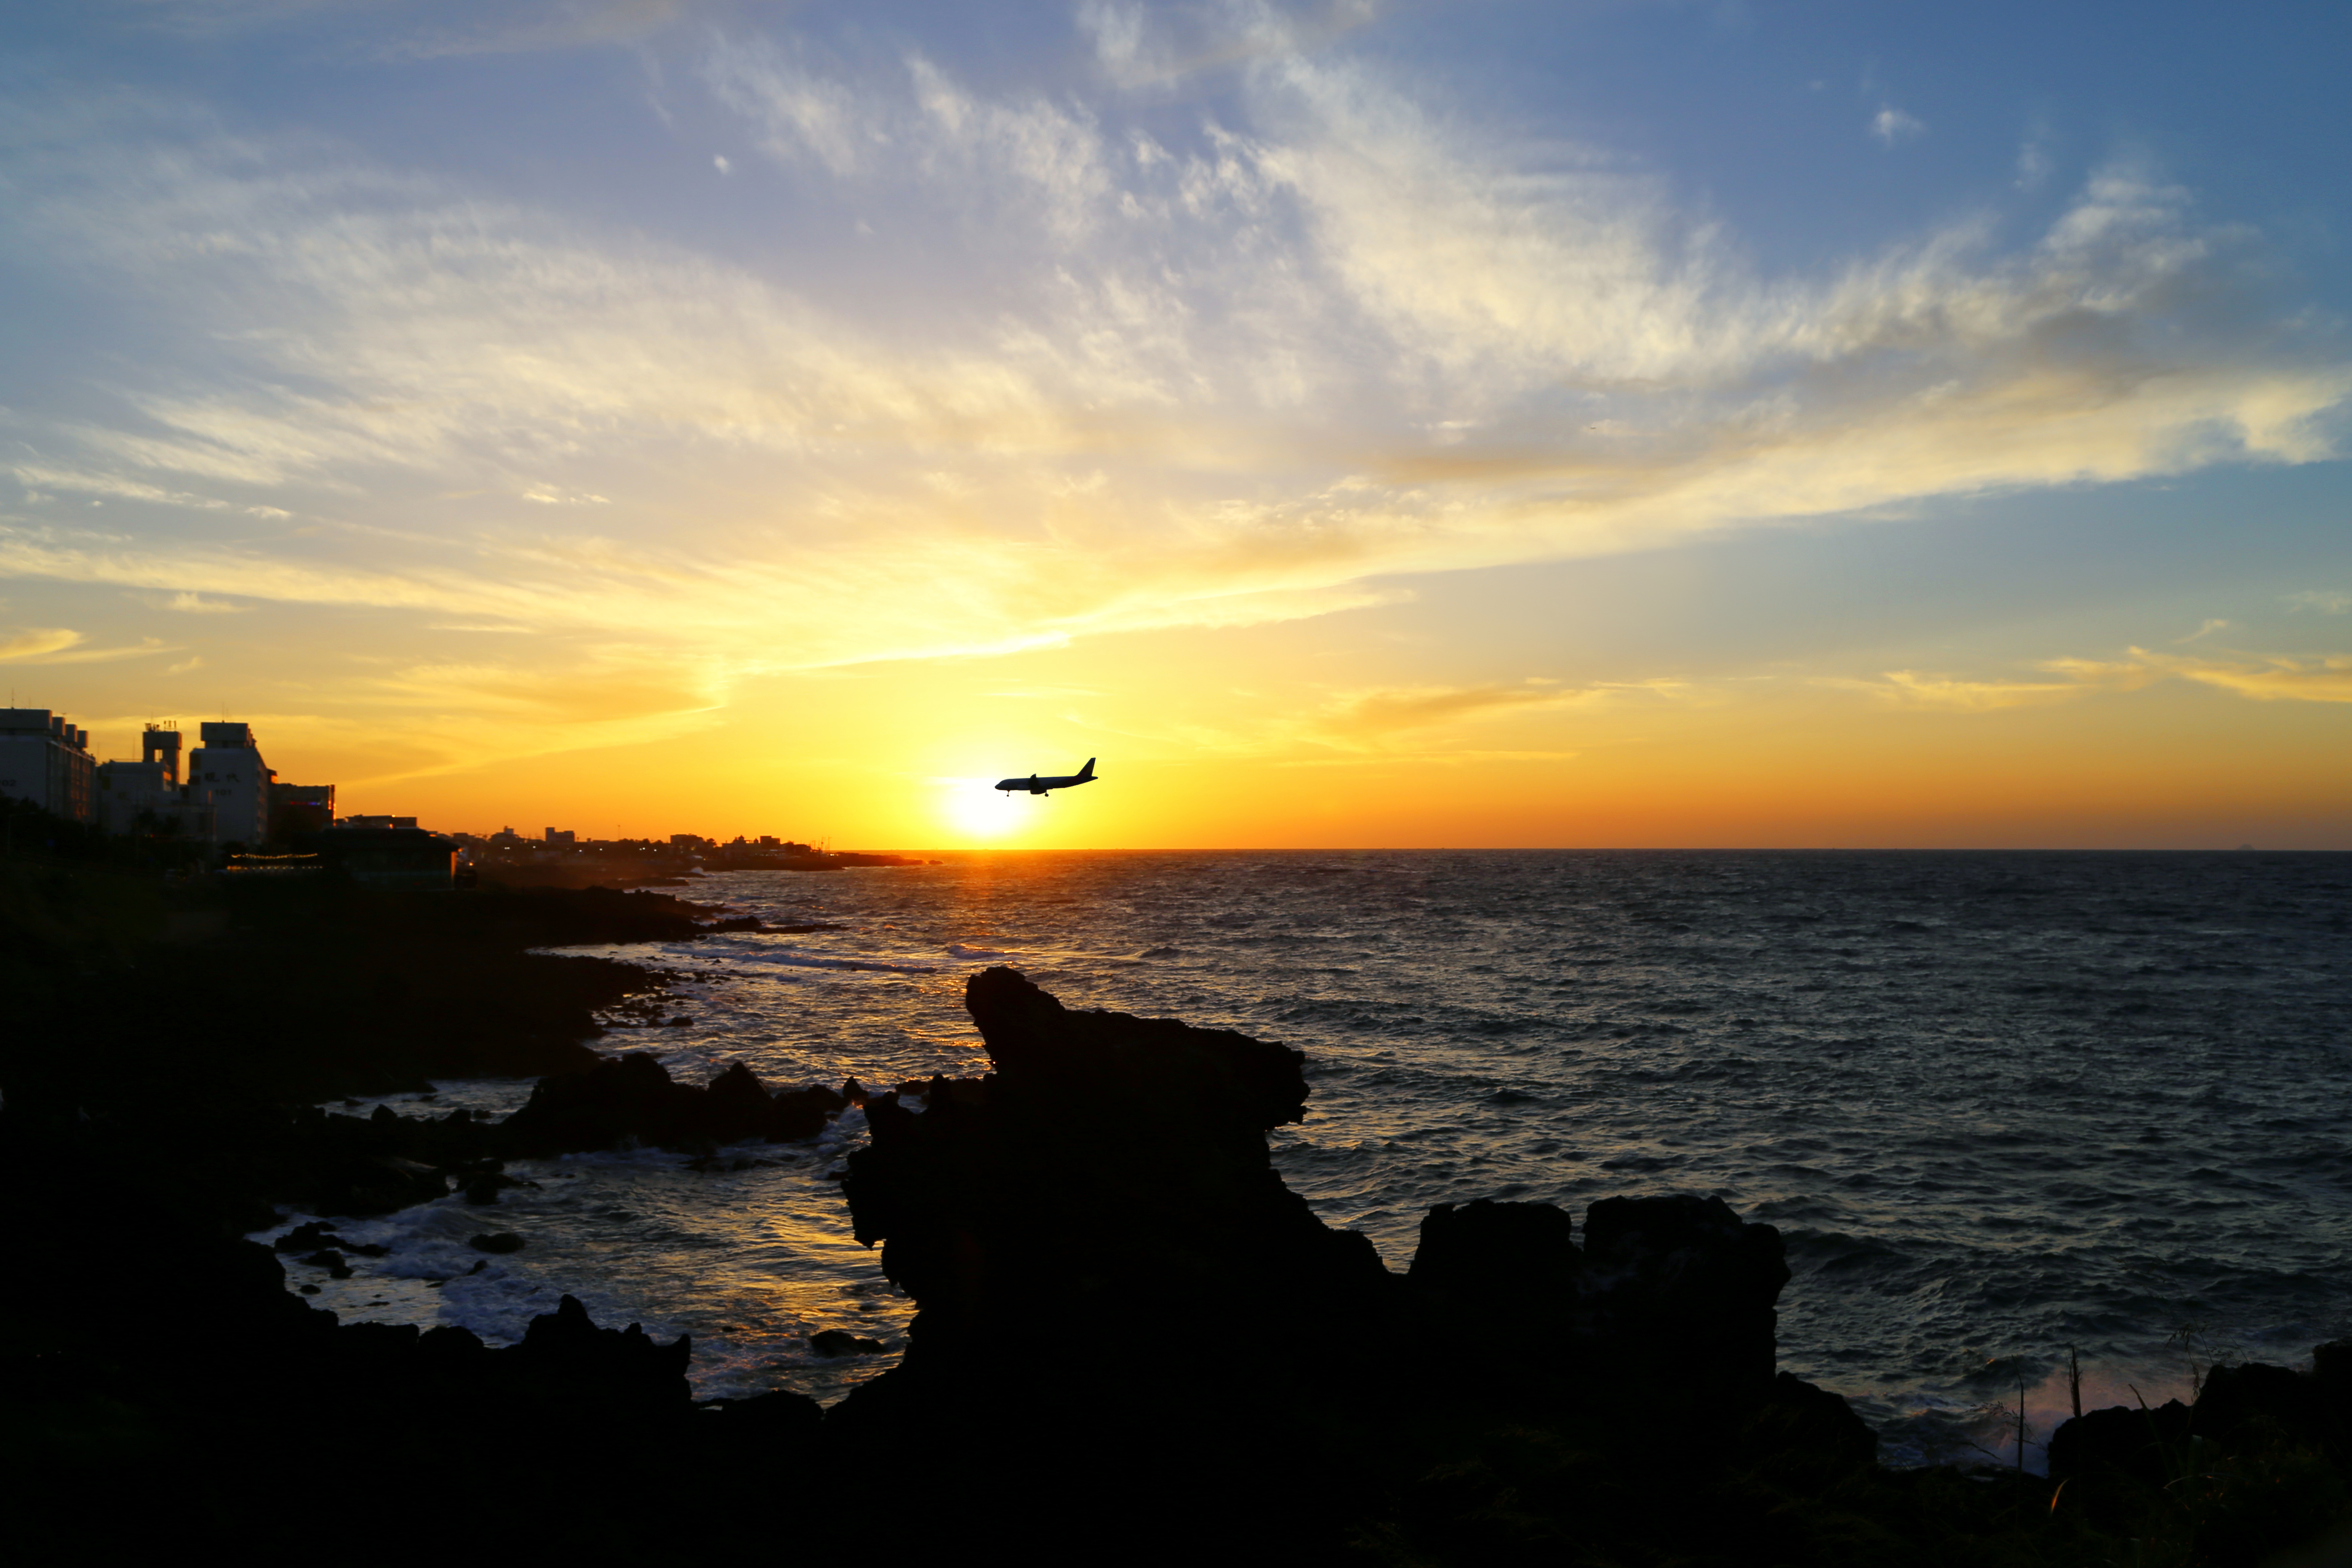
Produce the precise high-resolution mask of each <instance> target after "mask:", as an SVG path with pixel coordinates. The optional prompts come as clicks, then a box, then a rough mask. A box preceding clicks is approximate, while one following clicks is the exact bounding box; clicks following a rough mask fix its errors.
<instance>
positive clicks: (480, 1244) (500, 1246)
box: [466, 1230, 522, 1268]
mask: <svg viewBox="0 0 2352 1568" xmlns="http://www.w3.org/2000/svg"><path fill="white" fill-rule="evenodd" d="M466 1245H467V1246H468V1247H472V1248H473V1249H474V1250H475V1251H477V1252H520V1251H521V1250H522V1237H519V1236H517V1235H516V1234H515V1233H514V1232H513V1231H510V1230H496V1231H491V1232H489V1233H488V1235H485V1236H477V1237H471V1238H469V1239H468V1240H467V1243H466ZM474 1267H475V1268H480V1267H481V1265H480V1264H476V1265H475V1266H474Z"/></svg>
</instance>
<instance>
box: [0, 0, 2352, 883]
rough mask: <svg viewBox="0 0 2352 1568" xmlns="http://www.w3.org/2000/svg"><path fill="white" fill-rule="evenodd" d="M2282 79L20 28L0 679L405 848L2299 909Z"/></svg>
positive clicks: (2289, 249) (872, 41) (2137, 70)
mask: <svg viewBox="0 0 2352 1568" xmlns="http://www.w3.org/2000/svg"><path fill="white" fill-rule="evenodd" d="M2347 31H2352V24H2347V22H2346V21H2345V20H2344V19H2343V17H2342V16H2340V14H2339V13H2338V12H2336V11H2335V10H2333V9H2331V8H2328V7H2323V6H2319V5H2286V6H2282V7H2277V8H2272V9H2268V10H2266V11H2265V12H2264V13H2263V15H2262V16H2255V17H2249V18H2231V19H2230V20H2229V21H2228V22H2227V23H2226V24H2225V23H2223V22H2221V21H2220V20H2218V19H2215V18H2213V17H2211V16H2210V15H2209V14H2208V13H2206V12H2203V11H2201V10H2192V9H2190V8H2188V7H2185V6H2168V7H2157V8H2152V9H2151V8H2147V7H2138V8H2133V9H2129V10H2126V9H2125V8H2123V7H2120V6H2105V5H2084V6H2079V7H2069V8H2067V9H2066V10H2065V11H2064V12H2063V14H2052V13H2050V12H2048V11H2047V10H2046V8H2037V9H2028V8H2026V7H2024V6H2021V5H1997V6H1989V7H1982V8H1975V9H1972V10H1970V11H1969V12H1968V13H1967V14H1966V15H1961V14H1958V13H1949V14H1937V13H1931V12H1927V11H1885V10H1878V9H1871V8H1865V7H1861V6H1853V5H1785V6H1770V5H1741V4H1726V5H1632V4H1627V5H1589V6H1567V7H1560V6H1538V5H1514V4H1493V5H1453V6H1420V5H1377V4H1370V3H1362V4H1336V5H1289V6H1285V5H1271V4H1265V5H1242V4H1238V3H1236V4H1207V5H1162V6H1150V7H1146V6H1140V5H1120V4H1114V3H1107V0H1085V3H1083V4H1077V5H1037V6H1020V7H992V8H989V9H988V10H987V12H986V13H985V14H979V13H974V12H971V11H969V10H967V9H960V8H953V7H940V6H930V5H876V6H864V7H857V8H847V7H835V6H824V5H814V6H799V7H771V6H763V5H752V4H698V3H694V0H661V3H658V4H655V3H624V0H597V3H588V0H583V3H580V4H573V5H535V4H523V3H517V4H512V5H491V6H487V7H482V6H464V7H460V6H457V5H438V4H436V5H412V6H391V5H374V4H348V5H344V4H328V3H323V0H322V3H319V4H302V3H295V4H283V5H260V4H247V3H244V0H207V3H204V4H192V5H182V6H174V7H171V8H169V9H168V10H165V9H162V8H153V7H149V6H144V5H132V4H128V3H125V4H122V5H95V6H89V7H47V8H37V10H36V11H30V12H26V13H20V14H16V15H13V16H11V17H9V18H8V19H7V20H5V21H0V37H5V38H7V39H8V40H9V43H10V48H9V50H8V56H9V60H10V63H9V64H8V65H7V66H6V67H5V71H6V73H7V74H6V79H7V81H8V84H9V89H10V90H9V91H8V93H7V94H6V95H5V102H6V107H5V110H0V125H4V126H5V135H0V178H5V180H6V181H7V184H8V189H9V190H10V192H11V200H10V202H9V204H8V205H7V212H6V215H5V217H0V269H5V277H6V279H7V280H8V284H9V287H10V289H11V290H12V294H13V296H14V297H15V298H16V299H17V300H20V301H22V302H23V306H24V308H23V309H20V310H18V311H16V312H15V313H14V319H13V320H12V321H11V322H10V323H9V324H8V325H7V327H6V328H5V331H6V332H7V334H8V336H7V339H6V342H8V344H9V350H10V352H9V353H8V354H7V355H6V356H5V361H6V366H7V368H5V370H0V405H5V424H6V426H7V431H6V436H7V445H6V452H7V457H6V459H5V462H0V469H5V476H0V663H5V665H6V667H7V679H8V680H9V682H10V684H11V685H12V687H13V688H14V689H15V695H14V697H13V698H12V705H16V704H21V705H23V706H25V707H27V708H37V707H46V708H48V709H50V710H55V711H57V712H58V713H60V714H63V715H65V716H66V717H67V718H68V720H69V721H71V722H72V723H74V724H77V725H79V726H81V727H83V728H85V729H87V730H89V731H90V732H91V736H92V740H91V749H92V751H93V752H95V753H96V754H97V755H98V756H99V757H100V758H113V757H135V756H137V755H138V742H137V736H138V731H139V727H140V725H141V723H142V722H143V721H147V720H150V719H161V718H164V717H178V718H180V719H182V720H183V721H185V722H186V723H187V724H188V726H189V727H190V728H191V729H193V727H194V725H195V724H196V723H197V722H199V721H203V720H205V719H209V718H212V717H214V716H215V714H217V715H218V717H219V718H220V719H222V720H238V721H246V722H248V723H250V724H252V725H253V726H254V728H255V730H256V731H257V733H258V734H259V736H260V737H261V740H262V743H263V744H264V745H265V746H266V747H267V748H268V754H269V756H270V758H271V759H272V761H273V763H274V764H275V765H276V766H278V768H279V770H280V771H281V772H282V773H285V775H286V776H288V777H294V778H317V779H329V780H333V781H335V783H336V784H337V787H338V789H339V790H340V791H341V792H342V793H341V796H340V797H339V799H340V801H341V807H340V808H341V809H346V810H348V811H349V812H351V813H353V814H399V815H414V816H417V817H419V818H420V819H421V820H422V821H424V822H425V823H426V825H427V826H439V827H446V828H450V829H453V830H459V831H467V832H478V833H486V832H489V831H492V830H494V829H495V828H496V827H497V826H499V824H500V823H501V822H504V821H508V820H518V819H520V820H529V821H532V822H538V821H541V820H542V819H543V820H546V821H550V822H559V823H569V824H570V825H571V826H572V827H573V828H575V829H576V830H577V831H579V832H581V833H582V834H583V836H593V837H599V838H603V837H649V836H650V837H666V836H667V834H668V833H670V832H672V831H676V830H677V827H678V826H680V825H691V826H694V827H695V830H696V831H698V832H702V833H707V834H709V835H711V836H713V837H719V838H720V839H725V838H729V837H734V836H735V835H737V834H739V833H740V834H749V835H754V836H756V835H758V834H760V833H777V832H782V833H785V834H788V835H790V836H792V837H800V838H807V839H819V838H822V839H829V840H830V841H831V842H833V843H835V844H840V845H851V844H855V845H858V846H861V847H873V848H901V849H918V848H953V847H978V846H984V845H990V844H996V845H1003V846H1007V847H1284V846H1288V847H1318V846H1360V847H1383V846H1399V847H1405V846H1439V845H1458V846H1465V847H1468V846H1506V845H1525V846H1530V847H1535V846H1584V845H1590V846H1611V845H1621V846H1633V845H1655V846H1675V845H1685V846H1699V845H1714V846H1732V845H1746V846H1757V847H1767V846H1775V845H1837V846H1852V847H1864V846H1896V845H1906V846H1952V847H1971V846H2020V847H2063V846H2079V847H2215V848H2228V847H2235V846H2236V845H2238V844H2240V843H2245V842H2251V843H2254V844H2256V845H2258V846H2260V847H2266V848H2267V847H2279V848H2288V847H2317V848H2347V847H2352V798H2348V797H2352V792H2347V790H2346V789H2345V788H2344V786H2343V781H2344V779H2345V777H2346V773H2347V763H2352V529H2347V526H2346V524H2347V521H2352V519H2347V515H2346V513H2347V484H2346V477H2347V474H2346V467H2345V462H2344V459H2343V458H2342V457H2341V455H2340V454H2341V452H2342V449H2343V440H2344V435H2345V423H2346V408H2347V398H2352V351H2347V344H2346V342H2345V341H2344V334H2343V322H2344V321H2345V319H2346V316H2347V308H2348V307H2352V297H2347V295H2352V279H2347V273H2346V270H2345V268H2343V267H2342V265H2341V256H2342V250H2343V246H2344V244H2345V240H2346V236H2347V223H2346V220H2347V202H2346V198H2345V196H2344V195H2343V193H2342V188H2341V180H2340V170H2341V168H2342V167H2343V166H2344V163H2345V162H2346V155H2347V153H2352V145H2347V143H2352V126H2347V123H2346V121H2345V117H2344V116H2343V115H2342V114H2341V112H2340V110H2339V109H2337V108H2336V107H2335V100H2334V94H2335V89H2334V86H2333V83H2332V79H2331V78H2332V71H2331V69H2330V63H2331V62H2332V61H2333V60H2335V59H2336V58H2341V50H2342V46H2343V45H2344V44H2345V43H2347V42H2352V38H2347ZM1097 755H1098V756H1099V757H1100V758H1101V764H1100V771H1101V776H1102V781H1103V782H1102V785H1101V787H1100V788H1098V789H1091V790H1087V791H1085V792H1082V793H1081V794H1079V795H1069V796H1064V795H1055V796H1053V797H1050V798H1048V799H1045V800H1026V799H1021V798H1013V799H1009V800H1008V799H1004V798H1002V797H999V796H997V795H994V794H993V793H992V792H991V791H990V790H989V788H988V784H989V783H990V782H991V781H992V780H994V779H996V778H998V777H1000V776H1004V775H1008V774H1025V773H1031V772H1037V773H1065V772H1067V771H1070V770H1071V769H1074V768H1075V767H1076V765H1077V764H1078V763H1080V762H1081V761H1082V760H1084V759H1085V758H1087V757H1088V756H1097Z"/></svg>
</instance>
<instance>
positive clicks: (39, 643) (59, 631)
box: [0, 626, 82, 659]
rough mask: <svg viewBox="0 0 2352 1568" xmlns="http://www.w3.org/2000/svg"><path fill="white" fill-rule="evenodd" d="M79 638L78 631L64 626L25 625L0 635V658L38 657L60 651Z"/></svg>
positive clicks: (72, 644)
mask: <svg viewBox="0 0 2352 1568" xmlns="http://www.w3.org/2000/svg"><path fill="white" fill-rule="evenodd" d="M81 640H82V637H81V634H80V633H79V632H78V631H73V630H70V629H69V628H68V627H65V626H27V627H26V628H25V629H24V630H22V631H18V632H15V633H12V634H10V635H8V636H6V637H0V659H25V658H41V657H42V656H44V655H46V654H52V653H58V652H61V651H62V650H64V649H66V648H69V647H73V646H74V645H75V644H76V643H79V642H80V641H81Z"/></svg>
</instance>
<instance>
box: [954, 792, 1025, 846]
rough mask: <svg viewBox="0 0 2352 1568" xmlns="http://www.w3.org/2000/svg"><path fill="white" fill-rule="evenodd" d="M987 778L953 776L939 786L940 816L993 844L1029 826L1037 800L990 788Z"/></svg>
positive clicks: (965, 833) (970, 835)
mask: <svg viewBox="0 0 2352 1568" xmlns="http://www.w3.org/2000/svg"><path fill="white" fill-rule="evenodd" d="M990 782H991V781H989V780H987V779H977V778H974V779H950V780H949V781H947V782H946V783H945V784H943V785H942V786H941V789H940V821H941V822H943V823H945V824H946V825H947V826H949V827H950V828H951V829H953V830H954V831H955V832H956V833H958V834H960V835H961V836H962V837H965V838H968V839H972V840H976V841H979V842H982V843H988V844H994V843H998V842H1000V841H1002V840H1003V839H1006V838H1009V837H1013V835H1015V834H1017V833H1020V832H1022V831H1023V830H1024V829H1025V828H1027V827H1028V826H1030V822H1031V818H1032V815H1033V813H1034V808H1035V805H1036V803H1035V802H1034V800H1032V799H1031V798H1030V797H1029V796H1027V795H1005V794H1003V793H1001V792H999V791H996V790H992V789H991V788H989V787H988V786H989V784H990Z"/></svg>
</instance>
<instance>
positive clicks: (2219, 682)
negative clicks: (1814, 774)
mask: <svg viewBox="0 0 2352 1568" xmlns="http://www.w3.org/2000/svg"><path fill="white" fill-rule="evenodd" d="M2226 625H2228V623H2227V622H2208V623H2207V628H2208V629H2209V630H2210V629H2213V628H2215V627H2217V626H2226ZM2199 635H2202V634H2199ZM2181 640H2182V641H2184V642H2185V641H2188V640H2189V638H2182V639H2181ZM2035 668H2036V669H2037V670H2039V671H2040V672H2042V673H2043V674H2045V675H2048V676H2053V677H2055V678H2056V679H2041V680H2016V679H2011V680H2002V679H1965V678H1961V677H1958V676H1952V675H1942V674H1927V673H1923V672H1921V671H1918V670H1911V669H1894V670H1888V671H1887V672H1886V673H1885V675H1883V676H1880V677H1878V678H1877V679H1849V678H1843V677H1817V678H1815V679H1814V680H1813V681H1812V684H1814V685H1816V686H1822V687H1829V688H1832V689H1840V690H1847V691H1856V692H1862V693H1865V694H1867V695H1869V696H1871V697H1873V698H1874V699H1876V700H1880V701H1883V702H1885V703H1887V704H1889V705H1892V706H1895V707H1903V708H1926V709H1941V710H1948V711H1955V712H1969V713H1990V712H1998V711H2000V710H2006V709H2011V708H2027V707H2040V706H2043V705H2046V704H2049V703H2053V702H2064V701H2069V700H2074V699H2076V698H2080V697H2087V696H2090V695H2092V694H2094V693H2096V692H2105V691H2137V690H2140V689H2145V688H2147V687H2149V686H2152V685H2154V684H2156V683H2157V682H2158V681H2163V680H2188V681H2193V682H2196V683H2197V684H2200V685H2203V686H2211V687H2216V688H2219V689H2221V690H2224V691H2230V692H2234V693H2236V694H2237V695H2238V696H2241V697H2246V698H2251V699H2252V700H2256V701H2261V702H2281V701H2285V702H2352V654H2335V653H2325V654H2251V653H2248V654H2234V655H2231V656H2228V657H2223V658H2204V657H2197V656H2192V655H2187V654H2173V653H2163V652H2157V651H2151V650H2149V649H2147V648H2143V647H2134V648H2131V649H2129V650H2127V653H2126V657H2125V658H2115V659H2087V658H2053V659H2044V660H2042V661H2040V662H2039V663H2038V664H2037V665H2036V666H2035Z"/></svg>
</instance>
